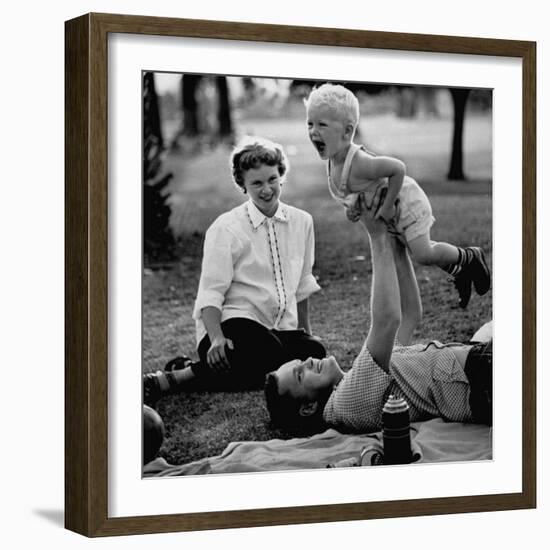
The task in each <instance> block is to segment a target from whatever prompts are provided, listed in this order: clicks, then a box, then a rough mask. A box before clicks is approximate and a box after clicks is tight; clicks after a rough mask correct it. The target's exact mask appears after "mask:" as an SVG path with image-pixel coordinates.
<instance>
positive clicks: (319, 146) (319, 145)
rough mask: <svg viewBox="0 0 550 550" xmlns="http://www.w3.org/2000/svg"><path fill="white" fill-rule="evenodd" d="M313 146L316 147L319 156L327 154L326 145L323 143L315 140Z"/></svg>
mask: <svg viewBox="0 0 550 550" xmlns="http://www.w3.org/2000/svg"><path fill="white" fill-rule="evenodd" d="M313 145H314V146H315V149H317V151H318V152H319V154H321V155H322V154H323V153H324V152H325V144H324V143H323V142H322V141H315V140H313Z"/></svg>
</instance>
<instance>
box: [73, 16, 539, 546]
mask: <svg viewBox="0 0 550 550" xmlns="http://www.w3.org/2000/svg"><path fill="white" fill-rule="evenodd" d="M65 36H66V165H65V167H66V371H65V372H66V424H65V430H66V432H65V433H66V457H65V458H66V461H65V468H66V516H65V517H66V527H67V528H68V529H71V530H74V531H76V532H79V533H82V534H84V535H87V536H106V535H120V534H140V533H152V532H168V531H183V530H198V529H218V528H236V527H248V526H262V525H280V524H291V523H315V522H323V521H339V520H341V521H343V520H353V519H374V518H384V517H400V516H414V515H427V514H444V513H462V512H475V511H492V510H507V509H518V508H532V507H534V506H535V505H536V463H535V461H536V447H535V434H536V403H535V395H536V386H535V382H536V376H535V369H536V364H535V319H536V294H535V288H536V285H535V266H536V257H535V251H536V234H535V233H536V230H535V228H536V223H535V222H536V213H535V204H536V200H535V198H536V197H535V166H536V159H535V140H536V132H535V89H536V86H535V70H536V61H535V52H536V49H535V44H534V43H532V42H519V41H512V40H510V41H508V40H495V39H480V38H464V37H449V36H431V35H430V36H428V35H413V34H398V33H382V32H373V31H356V30H342V29H324V28H308V27H287V26H276V25H260V24H245V23H233V22H217V21H199V20H185V19H165V18H156V17H141V16H125V15H110V14H88V15H84V16H82V17H79V18H77V19H74V20H71V21H68V22H67V23H66V31H65ZM361 146H362V147H361ZM327 167H328V169H329V170H328V174H327ZM365 182H366V183H365ZM327 183H328V185H327ZM354 193H355V195H354ZM357 193H363V195H361V197H359V198H358V195H357ZM392 193H394V195H392ZM388 196H392V197H393V198H392V200H387V201H386V198H387V197H388ZM339 201H340V202H344V203H345V204H346V205H347V207H346V208H343V207H342V205H341V204H338V202H339ZM345 201H348V202H347V203H346V202H345ZM349 201H351V202H349ZM354 201H355V202H354ZM373 205H374V206H375V207H374V208H373ZM354 208H356V209H357V211H358V212H359V211H360V212H361V214H359V213H358V214H357V216H356V218H357V217H359V216H361V217H362V220H361V221H359V222H357V219H355V220H354V221H356V222H357V223H352V220H350V219H348V218H349V217H353V212H352V211H353V210H354ZM346 214H347V215H346ZM423 224H424V225H423ZM364 225H365V226H366V227H364ZM380 228H383V229H380ZM366 229H368V232H369V235H370V236H367V232H366ZM388 247H389V248H388ZM388 251H389V253H387V252H388ZM411 260H412V262H411ZM377 274H378V276H377ZM420 300H421V304H420ZM394 312H397V313H396V314H395V320H396V323H393V324H392V323H382V324H380V323H381V321H380V319H381V318H384V319H388V318H391V317H392V313H394ZM421 312H422V314H423V315H422V321H421V322H420V313H421ZM399 322H400V324H399ZM369 326H370V327H371V328H372V327H374V329H373V330H371V332H370V333H369ZM388 327H390V328H388ZM392 327H393V329H392ZM391 330H393V333H391ZM390 333H391V340H390V342H389V344H388V343H387V342H386V340H387V338H388V336H387V335H388V334H390ZM367 334H371V335H372V334H375V335H377V338H376V342H377V344H375V345H373V344H372V342H373V341H374V340H373V339H372V338H374V337H372V338H371V340H370V342H371V344H367V345H364V342H365V339H366V337H367ZM394 336H397V340H398V342H397V344H396V346H397V347H393V351H392V346H393V341H394ZM400 339H401V340H406V341H399V340H400ZM385 342H386V343H385ZM386 348H387V349H388V350H389V356H388V358H387V362H386V363H384V360H382V359H380V358H381V357H382V358H383V357H384V350H385V349H386ZM380 349H382V352H380ZM243 350H244V351H243ZM380 353H381V355H380ZM493 353H494V354H496V357H495V360H494V364H495V368H494V373H493V368H492V365H493ZM411 357H412V359H411ZM407 358H408V359H407ZM384 365H385V368H384ZM279 369H282V370H279ZM365 369H371V370H372V373H373V374H372V376H375V377H376V379H373V378H370V376H371V374H369V378H368V379H366V380H367V382H366V383H365V384H366V385H365V386H364V387H363V386H358V387H360V389H361V388H362V389H361V391H360V392H359V393H357V392H356V394H354V396H353V397H350V396H349V392H347V390H345V388H348V387H349V385H350V384H351V382H350V380H352V375H353V373H357V372H366V370H365ZM272 371H276V372H277V374H276V375H275V376H274V378H272V377H271V375H269V376H267V379H268V383H267V384H266V386H265V390H264V381H265V380H266V375H268V374H269V373H270V372H272ZM368 372H369V373H370V372H371V371H368ZM285 373H291V378H290V379H288V380H290V381H289V382H288V384H289V386H288V387H290V388H291V389H290V390H283V389H281V388H282V387H283V385H284V384H285V383H286V382H284V380H286V379H285V378H284V376H286V375H285ZM411 373H413V374H411ZM483 373H485V375H484V374H483ZM487 373H488V374H487ZM304 376H305V377H307V380H313V382H307V383H308V384H312V385H311V386H307V391H306V390H304V391H305V392H306V393H302V394H298V393H295V392H294V390H292V388H294V387H298V386H294V385H293V384H302V383H303V382H302V380H303V377H304ZM269 380H271V381H272V382H273V380H276V382H275V386H274V387H275V390H272V389H269V388H268V386H269V385H270V384H271V382H269ZM374 380H376V381H378V382H375V381H374ZM318 382H319V384H321V385H322V387H321V386H319V385H317V384H318ZM353 384H355V382H353ZM314 386H315V388H314ZM304 387H306V386H304ZM312 388H313V389H312ZM372 388H379V389H378V390H377V391H378V393H376V392H375V391H374V390H372ZM363 389H364V392H366V393H367V395H368V397H364V396H363V393H364V392H363ZM325 390H326V391H325ZM371 390H372V392H373V393H369V392H371ZM270 391H275V394H274V395H275V397H270V395H271V394H270V393H269V392H270ZM293 392H294V393H293ZM361 392H363V393H361ZM375 393H376V395H374V394H375ZM344 394H345V395H344ZM390 394H392V396H393V397H399V398H402V399H404V401H405V402H406V403H407V405H406V406H405V408H407V407H408V408H407V411H408V417H407V420H406V421H405V423H404V424H403V428H404V429H403V431H401V432H399V433H400V434H401V435H404V438H402V439H400V440H399V441H405V447H403V448H405V449H406V452H405V455H402V454H401V455H399V456H400V458H401V459H391V456H392V452H391V449H392V448H394V447H392V443H395V438H393V436H394V435H395V432H394V431H392V426H393V424H391V418H394V419H395V418H396V416H393V417H390V416H388V415H389V412H390V411H391V410H396V409H391V408H390V409H388V408H385V407H384V404H385V402H386V401H387V400H388V399H389V397H390ZM289 395H290V396H291V397H292V403H294V404H295V403H296V402H298V405H299V407H297V408H296V414H298V416H296V417H295V418H296V420H295V424H293V423H292V422H294V421H289V423H287V424H286V425H283V424H282V423H280V422H277V418H278V417H277V414H278V413H277V414H276V413H275V412H274V410H275V409H273V407H274V406H275V405H273V403H279V397H280V396H287V397H288V396H289ZM296 396H298V397H296ZM488 396H489V397H488ZM346 399H347V400H348V401H345V400H346ZM296 400H298V401H296ZM354 400H359V401H360V402H361V403H362V404H363V405H361V407H362V408H361V407H360V413H356V412H353V411H355V410H356V407H355V404H356V401H354ZM479 400H481V401H479ZM344 401H345V402H346V403H348V405H345V406H344V405H343V404H342V403H344ZM285 403H287V402H286V401H285ZM350 403H351V404H350ZM365 403H366V404H367V405H368V406H367V405H364V404H365ZM392 403H393V402H392ZM480 403H482V404H481V405H480ZM277 406H279V405H277ZM282 406H283V405H281V407H282ZM290 406H294V405H292V404H291V403H290V401H288V403H287V404H286V405H284V407H290ZM346 407H348V408H346ZM350 407H351V409H352V412H349V408H350ZM369 407H370V409H369V411H370V412H368V413H367V412H365V411H366V409H368V408H369ZM479 407H481V408H482V409H483V415H482V420H481V421H480V416H479V414H480V413H479V411H480V408H479ZM371 409H372V411H374V412H372V411H371ZM277 410H278V409H277ZM281 410H283V409H281ZM284 410H285V411H287V409H284ZM399 410H401V409H399ZM357 414H358V415H359V416H357ZM354 415H355V416H354ZM365 415H367V416H365ZM368 415H370V416H368ZM285 418H286V412H285ZM305 418H308V419H313V420H316V422H318V424H315V426H314V428H315V429H312V428H311V427H312V425H313V424H312V423H309V424H308V429H309V431H305V428H304V426H305V420H304V426H302V420H303V419H305ZM409 421H410V429H406V428H407V427H409V424H408V422H409ZM394 427H395V426H394ZM298 428H300V429H298ZM407 453H408V454H407ZM403 456H405V458H403Z"/></svg>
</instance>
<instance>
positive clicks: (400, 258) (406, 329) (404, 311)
mask: <svg viewBox="0 0 550 550" xmlns="http://www.w3.org/2000/svg"><path fill="white" fill-rule="evenodd" d="M392 246H393V254H394V258H395V267H396V270H397V280H398V283H399V294H400V298H401V325H400V326H399V333H398V339H399V342H400V343H401V344H405V345H406V344H408V343H409V341H410V339H411V337H412V334H413V332H414V329H415V328H416V327H417V326H418V324H419V323H420V321H421V319H422V301H421V298H420V291H419V290H418V282H417V280H416V275H415V273H414V268H413V265H412V262H411V259H410V256H409V253H408V252H407V249H406V247H405V246H404V245H403V244H401V243H400V242H399V241H398V240H397V239H392Z"/></svg>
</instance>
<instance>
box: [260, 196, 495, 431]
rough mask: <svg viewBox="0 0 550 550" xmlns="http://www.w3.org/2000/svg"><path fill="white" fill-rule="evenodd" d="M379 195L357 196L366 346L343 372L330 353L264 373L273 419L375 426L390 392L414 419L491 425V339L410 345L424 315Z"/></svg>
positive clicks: (290, 424)
mask: <svg viewBox="0 0 550 550" xmlns="http://www.w3.org/2000/svg"><path fill="white" fill-rule="evenodd" d="M380 194H381V190H380V189H379V190H378V191H377V193H376V195H375V196H374V200H373V201H372V203H371V204H366V203H365V199H364V197H362V198H361V199H360V200H361V211H362V215H361V221H362V222H363V224H364V225H365V227H366V228H367V230H368V234H369V239H370V249H371V254H372V266H373V276H372V285H371V305H370V309H371V326H370V329H369V332H368V335H367V338H366V340H365V343H364V345H363V348H362V349H361V351H360V353H359V355H358V356H357V358H356V359H355V361H354V363H353V367H352V368H351V369H350V370H349V371H348V372H344V371H343V370H342V369H341V368H340V366H339V365H338V363H337V362H336V360H335V359H334V357H328V358H325V359H321V360H319V359H316V358H309V359H307V360H305V361H303V360H294V361H290V362H288V363H285V364H284V365H282V366H280V367H279V368H278V369H277V370H276V371H274V372H272V373H270V374H268V376H267V377H266V385H265V396H266V402H267V407H268V410H269V413H270V416H271V420H272V422H273V423H274V424H275V425H278V426H280V427H283V428H285V429H287V430H288V431H291V432H300V433H302V434H303V433H312V432H315V431H320V430H322V429H324V428H326V427H327V426H332V427H335V428H336V429H340V430H341V431H356V432H364V433H368V432H374V431H378V430H380V429H381V427H382V423H381V418H382V408H383V405H384V403H385V401H386V400H387V398H388V397H389V395H390V394H394V395H396V396H398V397H404V398H405V400H406V401H407V402H408V404H409V406H410V416H411V421H413V422H414V421H420V420H427V419H429V418H434V417H442V418H443V419H445V420H449V421H454V422H478V423H486V424H491V423H492V342H488V343H479V344H475V345H472V344H469V345H463V344H448V345H443V344H441V343H440V342H437V341H434V342H430V343H429V344H428V345H424V344H416V345H407V344H409V341H410V339H411V337H412V334H413V331H414V329H415V327H416V326H417V324H418V322H419V321H420V318H421V314H422V306H421V301H420V293H419V290H418V285H417V283H416V277H415V275H414V271H413V268H412V264H411V260H410V258H409V255H408V252H407V250H406V248H405V247H404V246H403V245H402V244H401V243H400V242H399V241H398V240H397V239H395V238H393V237H392V236H390V235H389V234H388V231H387V228H386V225H385V223H384V222H383V220H381V219H375V214H376V210H377V207H378V205H379V203H380ZM396 341H397V342H399V344H397V343H396Z"/></svg>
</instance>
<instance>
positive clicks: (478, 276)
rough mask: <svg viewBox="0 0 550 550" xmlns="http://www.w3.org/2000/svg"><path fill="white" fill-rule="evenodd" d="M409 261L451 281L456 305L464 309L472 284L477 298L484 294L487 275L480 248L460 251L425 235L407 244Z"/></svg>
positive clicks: (488, 286) (488, 272) (427, 234)
mask: <svg viewBox="0 0 550 550" xmlns="http://www.w3.org/2000/svg"><path fill="white" fill-rule="evenodd" d="M407 244H408V246H409V249H410V251H411V255H412V257H413V259H414V260H415V261H416V262H418V263H419V264H422V265H437V266H439V267H440V268H441V269H443V270H444V271H445V272H446V273H448V274H449V275H451V276H452V277H453V282H454V285H455V287H456V289H457V291H458V295H459V297H460V301H459V305H460V307H462V308H465V307H466V306H467V305H468V302H469V301H470V296H471V295H472V283H473V284H474V287H475V289H476V292H477V293H478V294H480V295H481V294H485V293H486V292H487V291H488V290H489V288H490V285H491V273H490V271H489V268H488V267H487V263H486V261H485V255H484V254H483V251H482V250H481V248H476V247H471V246H469V247H467V248H461V247H458V246H454V245H452V244H448V243H442V242H434V241H432V240H430V234H429V232H426V233H425V234H423V235H420V236H418V237H415V238H414V239H411V240H410V241H408V242H407Z"/></svg>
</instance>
